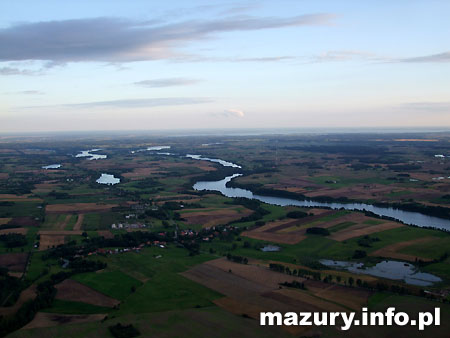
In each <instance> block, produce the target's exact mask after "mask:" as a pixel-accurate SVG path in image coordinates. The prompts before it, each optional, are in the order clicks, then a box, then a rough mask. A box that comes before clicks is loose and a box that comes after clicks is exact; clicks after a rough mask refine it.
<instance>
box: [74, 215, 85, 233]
mask: <svg viewBox="0 0 450 338" xmlns="http://www.w3.org/2000/svg"><path fill="white" fill-rule="evenodd" d="M83 220H84V214H78V216H77V222H76V223H75V225H74V226H73V230H75V231H77V230H81V225H82V224H83Z"/></svg>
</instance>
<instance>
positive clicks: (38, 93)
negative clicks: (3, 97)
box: [9, 90, 44, 95]
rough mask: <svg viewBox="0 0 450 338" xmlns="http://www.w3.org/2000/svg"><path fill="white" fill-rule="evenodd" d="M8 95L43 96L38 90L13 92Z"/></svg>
mask: <svg viewBox="0 0 450 338" xmlns="http://www.w3.org/2000/svg"><path fill="white" fill-rule="evenodd" d="M9 94H20V95H44V92H41V91H39V90H23V91H20V92H14V93H9Z"/></svg>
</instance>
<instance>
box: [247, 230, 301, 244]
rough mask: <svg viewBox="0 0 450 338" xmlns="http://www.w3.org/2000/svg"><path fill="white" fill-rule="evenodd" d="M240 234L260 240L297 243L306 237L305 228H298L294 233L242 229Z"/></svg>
mask: <svg viewBox="0 0 450 338" xmlns="http://www.w3.org/2000/svg"><path fill="white" fill-rule="evenodd" d="M241 236H245V237H249V238H253V239H259V240H261V241H269V242H274V243H282V244H297V243H299V242H301V241H302V240H304V239H305V238H306V234H305V230H300V231H298V232H296V233H292V232H291V233H285V234H283V233H272V232H255V231H254V230H252V231H244V232H243V233H242V234H241Z"/></svg>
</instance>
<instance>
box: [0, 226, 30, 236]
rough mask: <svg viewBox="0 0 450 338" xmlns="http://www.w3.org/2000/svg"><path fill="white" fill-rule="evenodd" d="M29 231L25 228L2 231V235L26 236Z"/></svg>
mask: <svg viewBox="0 0 450 338" xmlns="http://www.w3.org/2000/svg"><path fill="white" fill-rule="evenodd" d="M27 231H28V229H25V228H11V229H1V230H0V235H6V234H21V235H26V233H27Z"/></svg>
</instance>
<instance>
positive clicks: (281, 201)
mask: <svg viewBox="0 0 450 338" xmlns="http://www.w3.org/2000/svg"><path fill="white" fill-rule="evenodd" d="M199 156H200V155H189V157H190V158H193V159H198V160H205V161H207V160H210V159H208V158H206V157H199ZM212 162H215V163H219V164H222V165H224V164H223V163H226V164H227V165H224V166H227V167H230V166H231V167H234V168H241V167H240V166H238V165H237V164H234V163H231V162H227V161H223V160H220V162H219V161H218V160H216V159H214V160H213V161H212ZM222 162H223V163H222ZM229 164H232V165H229ZM239 176H242V174H238V173H237V174H234V175H231V176H227V177H225V178H224V179H222V180H219V181H199V182H197V183H195V184H194V186H193V188H194V189H195V190H209V191H219V192H220V193H222V194H223V195H224V196H227V197H245V198H250V199H256V200H259V201H261V202H264V203H268V204H273V205H280V206H286V205H293V206H298V207H319V208H320V207H327V208H331V209H346V210H360V211H364V210H366V211H370V212H373V213H374V214H376V215H379V216H387V217H392V218H394V219H396V220H399V221H401V222H403V223H405V224H409V225H415V226H419V227H431V228H435V229H441V230H447V231H450V220H447V219H444V218H439V217H433V216H427V215H424V214H421V213H419V212H412V211H404V210H400V209H395V208H387V207H377V206H374V205H372V204H366V203H334V202H333V203H327V202H317V201H314V200H295V199H292V198H284V197H276V196H262V195H257V194H254V193H253V192H252V191H250V190H246V189H240V188H230V187H227V183H228V182H230V181H231V180H232V179H234V178H236V177H239Z"/></svg>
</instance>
